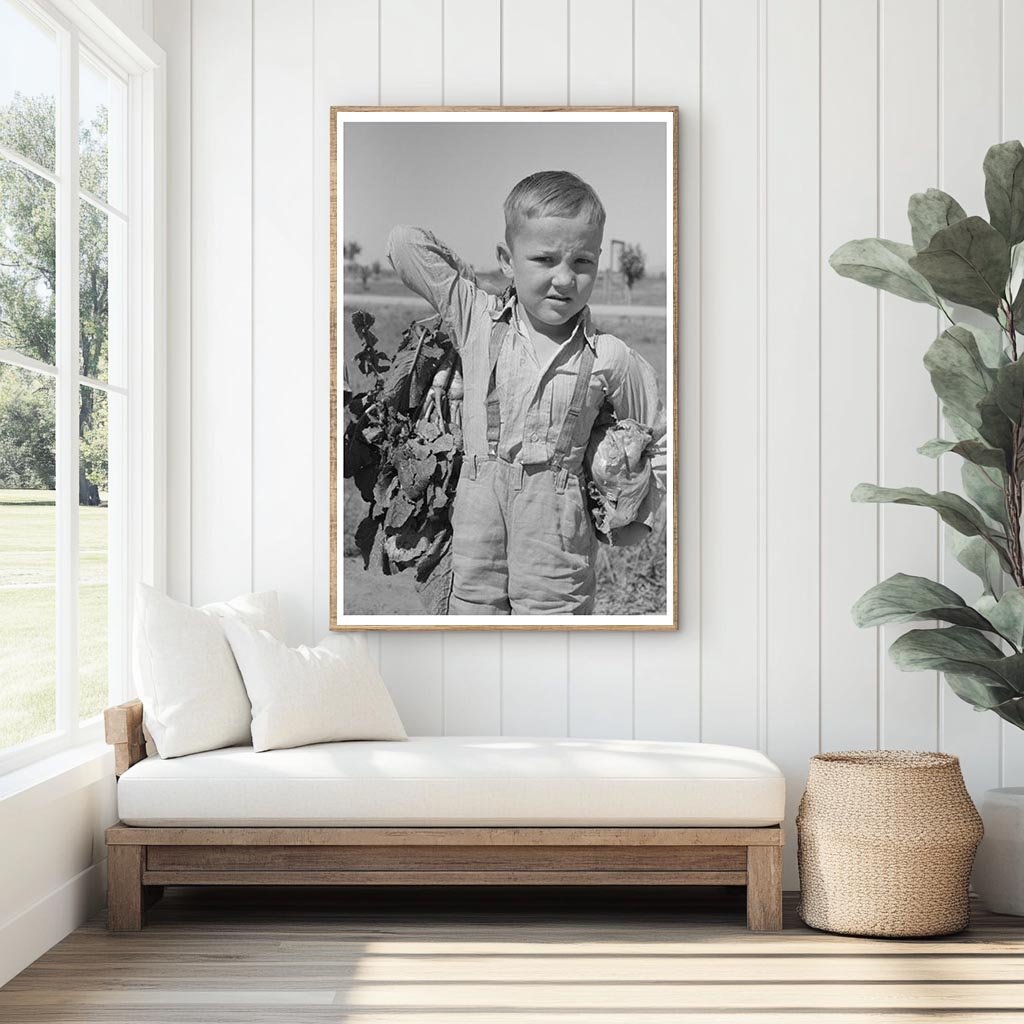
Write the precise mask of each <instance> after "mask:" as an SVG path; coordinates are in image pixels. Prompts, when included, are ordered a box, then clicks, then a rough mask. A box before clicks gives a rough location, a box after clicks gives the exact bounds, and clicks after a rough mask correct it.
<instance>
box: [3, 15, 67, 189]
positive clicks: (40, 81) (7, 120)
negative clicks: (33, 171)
mask: <svg viewBox="0 0 1024 1024" xmlns="http://www.w3.org/2000/svg"><path fill="white" fill-rule="evenodd" d="M0 39H2V40H3V41H4V47H3V56H2V59H0V144H2V145H4V146H9V147H10V148H11V149H13V150H15V151H16V152H17V153H20V154H21V155H22V156H24V157H27V158H28V159H29V160H34V161H35V162H36V163H37V164H40V165H41V166H42V167H45V168H46V169H47V170H48V171H52V170H53V169H54V168H55V167H56V165H57V164H56V159H55V157H56V140H57V133H56V128H55V125H56V115H55V112H56V109H57V100H56V97H57V36H56V33H54V32H53V31H52V30H51V29H50V28H49V27H47V26H46V25H44V24H43V23H42V22H41V21H39V20H38V19H36V18H35V17H34V16H33V15H32V14H30V13H29V12H28V10H26V9H25V8H24V7H23V6H22V5H21V4H19V3H18V2H17V0H0Z"/></svg>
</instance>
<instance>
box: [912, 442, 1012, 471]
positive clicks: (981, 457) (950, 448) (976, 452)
mask: <svg viewBox="0 0 1024 1024" xmlns="http://www.w3.org/2000/svg"><path fill="white" fill-rule="evenodd" d="M917 450H918V451H919V452H920V453H921V454H922V455H927V456H928V458H929V459H937V458H938V457H939V456H940V455H945V454H947V453H948V452H953V454H954V455H959V456H960V457H961V458H962V459H966V460H967V461H968V462H973V463H974V465H976V466H989V467H991V468H993V469H998V470H1000V471H1002V470H1004V469H1005V468H1006V454H1005V453H1004V452H1002V451H1001V450H1000V449H998V448H990V447H989V446H988V445H987V444H985V443H984V442H982V441H975V440H967V441H945V440H943V439H942V438H941V437H936V438H934V439H933V440H931V441H926V442H925V443H924V444H923V445H921V447H920V448H918V449H917Z"/></svg>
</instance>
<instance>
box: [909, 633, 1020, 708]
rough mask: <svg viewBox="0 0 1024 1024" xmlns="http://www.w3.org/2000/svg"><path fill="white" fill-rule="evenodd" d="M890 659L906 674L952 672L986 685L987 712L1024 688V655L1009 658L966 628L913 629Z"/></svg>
mask: <svg viewBox="0 0 1024 1024" xmlns="http://www.w3.org/2000/svg"><path fill="white" fill-rule="evenodd" d="M889 656H890V657H891V658H892V660H893V662H894V663H895V664H896V666H897V667H898V668H900V669H902V670H903V671H904V672H928V671H938V672H953V673H955V674H958V675H966V676H970V677H971V678H972V679H976V680H983V681H985V683H986V684H987V685H986V686H985V693H986V695H987V697H988V701H989V703H986V704H985V705H984V706H985V707H988V708H990V707H993V706H994V705H996V704H1001V703H1002V702H1003V701H1006V700H1012V699H1013V698H1014V697H1016V696H1018V695H1019V694H1021V692H1022V690H1021V687H1022V685H1024V655H1020V654H1011V655H1009V656H1007V655H1005V654H1003V652H1002V651H1001V650H999V648H998V647H996V645H995V644H994V643H992V642H991V641H990V640H988V639H986V638H985V637H984V636H982V634H981V633H979V632H978V631H977V630H976V629H969V628H968V627H966V626H950V627H949V628H948V629H912V630H910V632H909V633H904V634H903V636H901V637H900V638H899V639H898V640H896V641H895V642H894V643H893V644H892V645H891V646H890V647H889ZM972 703H973V702H972Z"/></svg>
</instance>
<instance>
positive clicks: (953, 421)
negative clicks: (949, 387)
mask: <svg viewBox="0 0 1024 1024" xmlns="http://www.w3.org/2000/svg"><path fill="white" fill-rule="evenodd" d="M942 418H943V419H944V420H945V421H946V424H947V426H948V427H949V429H950V430H952V431H953V436H954V437H956V438H957V440H960V441H980V440H981V431H979V430H978V428H977V427H973V426H971V424H970V423H968V422H967V420H965V419H964V418H963V417H962V416H958V415H957V414H956V413H955V412H954V411H953V410H952V409H950V408H949V406H948V405H944V406H943V407H942Z"/></svg>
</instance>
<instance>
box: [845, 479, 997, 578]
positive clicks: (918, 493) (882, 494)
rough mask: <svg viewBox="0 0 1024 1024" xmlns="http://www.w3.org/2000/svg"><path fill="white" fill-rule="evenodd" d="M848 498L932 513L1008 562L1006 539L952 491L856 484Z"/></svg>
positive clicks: (970, 505) (968, 503)
mask: <svg viewBox="0 0 1024 1024" xmlns="http://www.w3.org/2000/svg"><path fill="white" fill-rule="evenodd" d="M850 497H851V500H852V501H864V502H891V503H893V504H896V505H918V506H920V507H921V508H931V509H934V510H935V511H936V512H938V514H939V516H940V517H941V518H942V520H943V522H945V523H948V524H949V525H950V526H952V527H953V529H954V530H956V531H958V532H959V533H962V534H963V535H964V536H965V537H974V536H978V537H984V538H985V539H986V540H987V541H988V542H989V543H990V544H992V545H993V546H994V547H996V548H997V549H998V550H1000V552H1001V555H1002V557H1004V558H1006V565H1009V558H1008V557H1007V556H1006V551H1005V548H1004V547H1003V544H1004V542H1005V539H1006V538H1005V537H1003V536H1002V535H1001V534H999V533H998V532H997V531H996V530H994V529H993V528H992V527H991V526H989V525H988V524H987V523H986V522H985V519H984V517H983V516H982V514H981V512H979V511H978V509H976V508H975V507H974V506H973V505H972V504H970V502H968V501H965V500H964V499H963V498H961V497H960V495H959V494H953V492H952V491H938V492H937V493H936V494H929V493H928V492H927V491H922V490H921V488H920V487H879V486H877V485H876V484H858V485H857V486H856V487H855V488H854V489H853V494H852V495H851V496H850Z"/></svg>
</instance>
